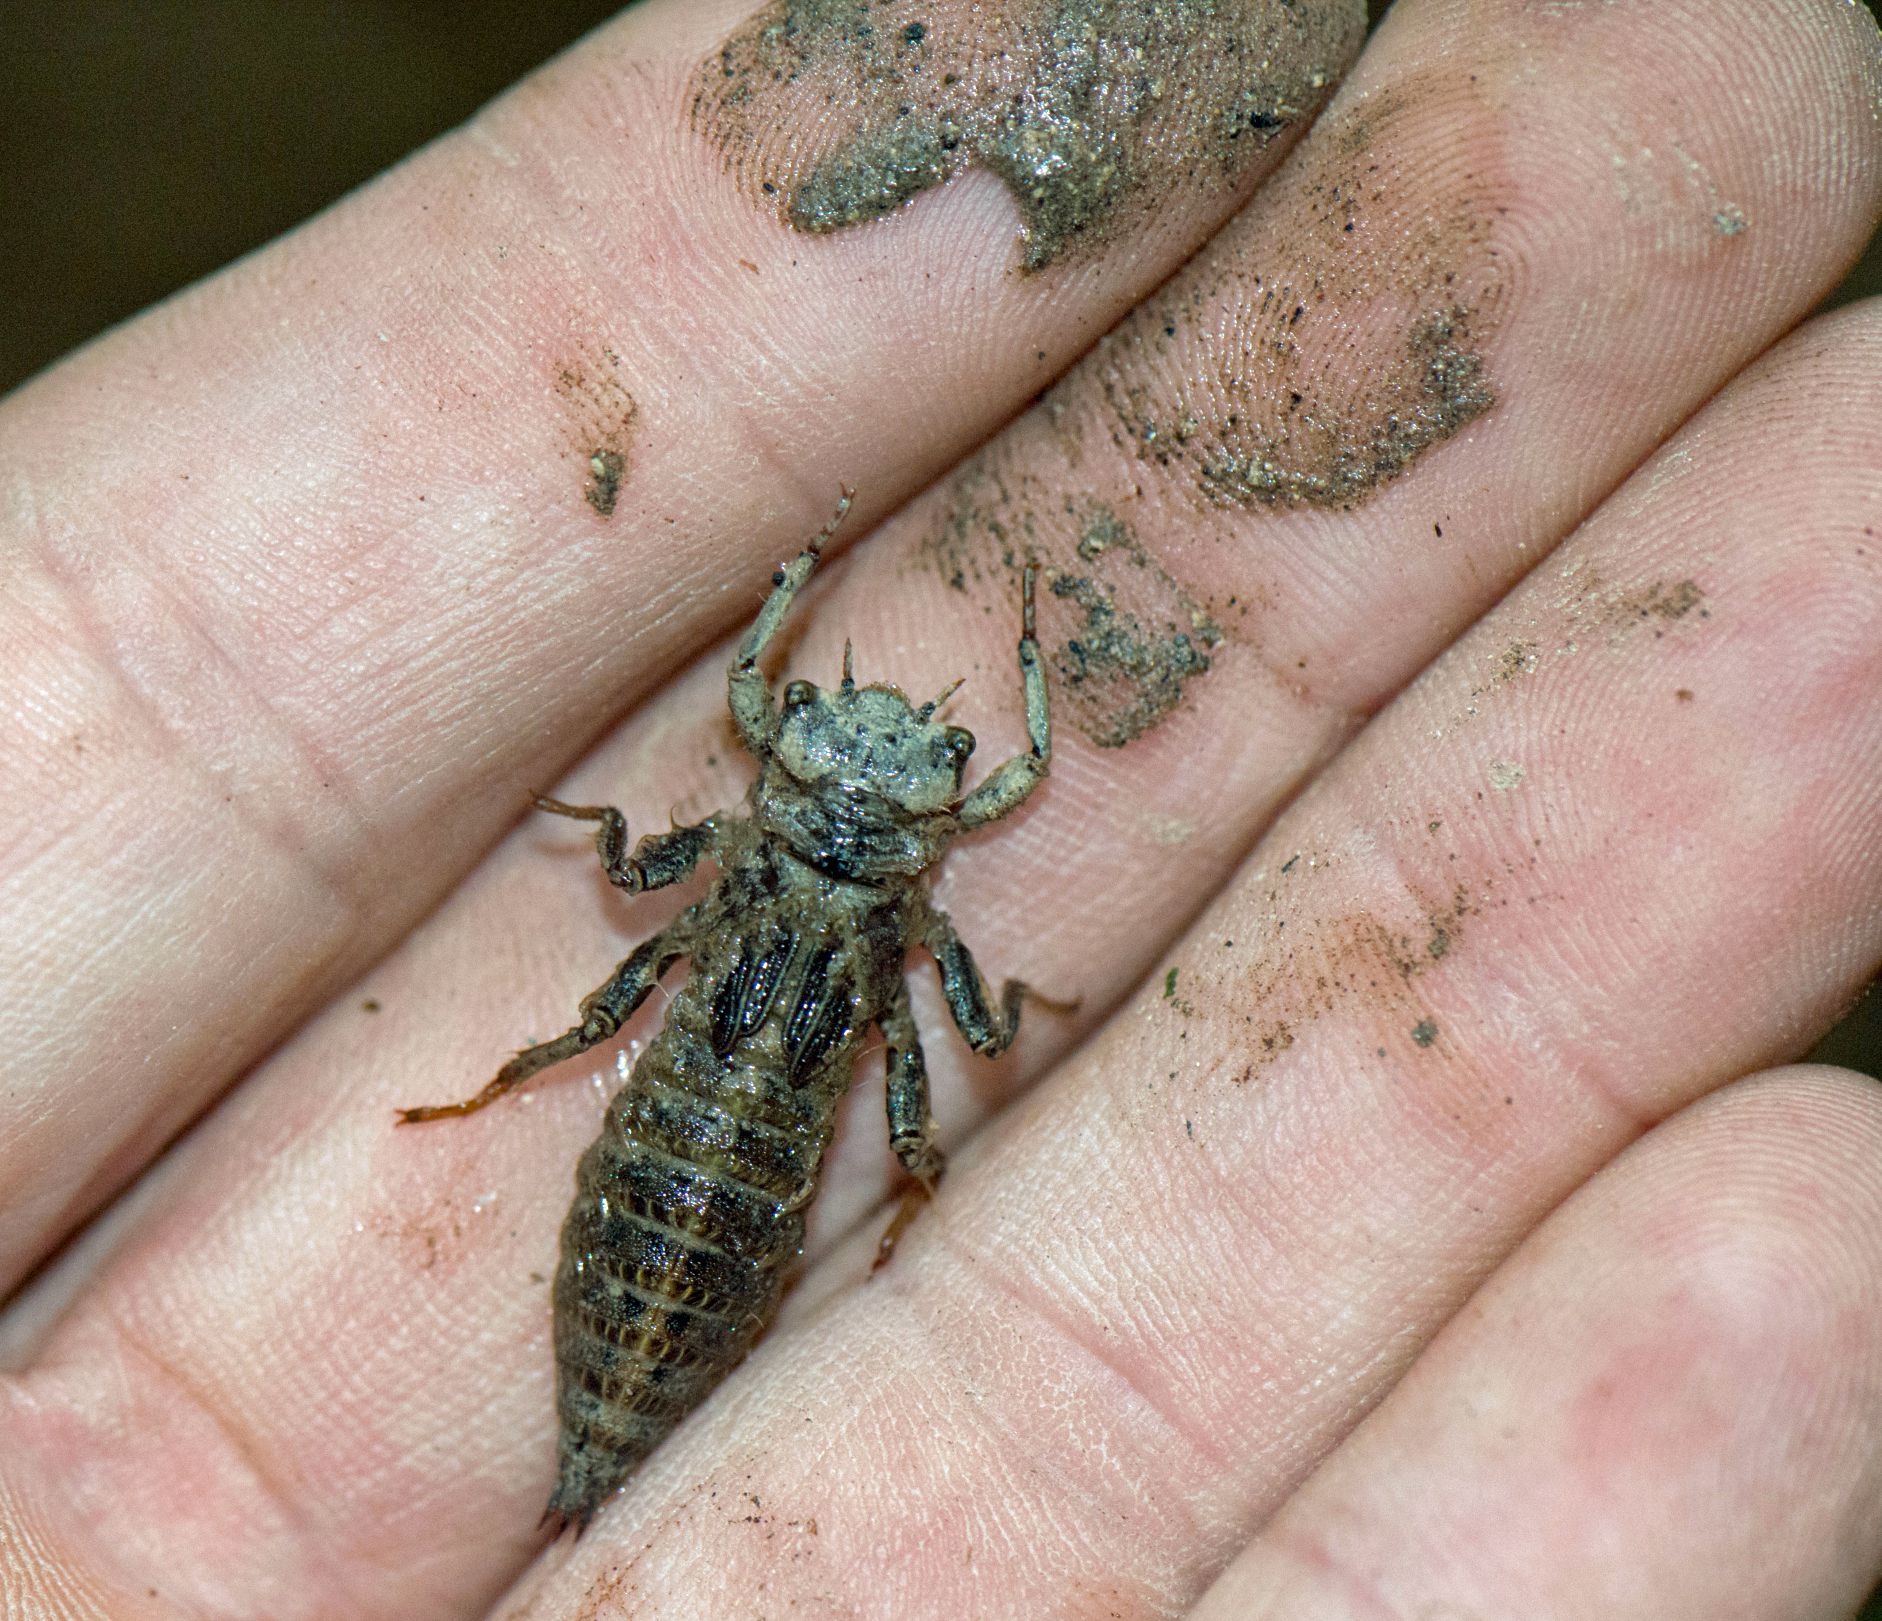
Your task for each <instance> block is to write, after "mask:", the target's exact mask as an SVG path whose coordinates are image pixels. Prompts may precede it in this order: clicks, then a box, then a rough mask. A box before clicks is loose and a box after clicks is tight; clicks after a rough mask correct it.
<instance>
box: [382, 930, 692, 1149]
mask: <svg viewBox="0 0 1882 1621" xmlns="http://www.w3.org/2000/svg"><path fill="white" fill-rule="evenodd" d="M685 955H686V942H685V939H684V936H683V934H682V932H681V931H680V930H678V929H676V928H672V929H664V930H662V931H661V932H660V933H659V934H656V935H655V936H654V937H653V938H652V939H651V940H648V941H646V942H645V943H643V944H642V945H641V946H640V948H639V949H638V950H636V951H635V952H634V953H633V954H632V955H631V956H630V957H628V958H627V960H626V961H625V962H623V963H622V964H621V966H620V967H618V968H617V969H615V971H614V973H613V974H612V975H611V976H610V977H609V979H608V981H607V983H606V984H605V985H600V986H597V987H596V988H595V989H594V990H593V991H591V992H589V994H588V995H587V996H586V997H584V998H583V999H582V1022H581V1023H580V1024H578V1025H576V1026H575V1027H574V1028H573V1029H572V1030H568V1031H565V1032H564V1033H563V1034H561V1035H559V1036H557V1037H556V1038H555V1040H553V1041H544V1042H539V1043H538V1044H537V1045H536V1046H534V1047H525V1048H524V1049H523V1050H522V1051H521V1052H520V1053H518V1054H517V1055H516V1056H515V1057H514V1058H512V1059H511V1060H510V1061H509V1062H508V1063H507V1064H505V1065H504V1066H503V1068H502V1069H500V1070H498V1071H497V1074H496V1078H495V1079H494V1080H493V1081H491V1083H490V1084H489V1085H488V1086H486V1087H485V1088H484V1089H483V1090H482V1091H481V1092H479V1093H478V1094H477V1095H476V1096H475V1097H473V1098H466V1099H465V1100H464V1101H463V1102H462V1103H439V1104H432V1105H424V1106H420V1107H419V1108H416V1109H401V1110H399V1124H400V1125H402V1126H410V1125H416V1124H417V1123H418V1122H419V1121H421V1120H441V1119H443V1118H445V1117H446V1116H447V1115H459V1114H475V1113H476V1112H477V1111H478V1110H479V1109H481V1108H483V1107H484V1106H485V1105H486V1104H491V1103H495V1102H496V1101H497V1099H498V1098H500V1097H502V1096H503V1095H504V1093H506V1092H513V1091H515V1090H516V1088H517V1087H519V1086H521V1085H522V1084H523V1082H525V1081H526V1080H528V1079H529V1078H530V1076H532V1075H534V1074H537V1073H538V1072H539V1071H541V1070H545V1069H547V1068H548V1067H549V1066H550V1065H551V1064H559V1063H561V1062H562V1060H563V1059H565V1058H573V1057H574V1056H575V1055H576V1054H577V1053H584V1052H587V1051H588V1049H589V1048H590V1047H595V1046H599V1045H600V1044H601V1043H602V1042H604V1041H606V1040H607V1039H608V1037H610V1036H611V1035H613V1034H614V1033H615V1031H617V1030H619V1029H620V1028H621V1026H622V1025H623V1024H625V1023H626V1022H627V1020H628V1016H629V1015H630V1014H632V1013H633V1011H634V1009H635V1008H637V1007H639V1006H640V1005H641V1003H642V1002H644V1001H646V1000H647V995H648V993H649V992H650V991H651V990H652V989H653V988H654V985H655V983H656V982H657V981H658V980H659V978H660V976H661V975H662V974H663V973H665V972H666V971H667V969H669V968H670V967H672V966H673V964H674V963H675V962H677V961H678V960H679V959H680V958H681V957H683V956H685Z"/></svg>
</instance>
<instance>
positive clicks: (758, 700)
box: [727, 489, 853, 760]
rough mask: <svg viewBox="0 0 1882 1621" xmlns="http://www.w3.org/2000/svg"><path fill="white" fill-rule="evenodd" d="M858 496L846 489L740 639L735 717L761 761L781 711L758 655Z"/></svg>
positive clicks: (731, 696)
mask: <svg viewBox="0 0 1882 1621" xmlns="http://www.w3.org/2000/svg"><path fill="white" fill-rule="evenodd" d="M852 499H853V492H851V491H850V490H848V489H845V490H844V491H843V493H842V499H841V500H839V501H838V502H837V504H836V514H835V516H833V517H832V518H831V519H830V521H829V522H828V523H827V524H825V525H824V526H823V529H822V532H821V533H819V534H818V535H817V537H816V538H815V539H814V540H812V541H811V543H810V544H809V545H808V546H806V547H805V548H804V549H803V550H802V551H801V552H799V553H798V554H797V556H796V557H795V558H793V559H792V560H791V561H790V562H789V563H788V564H786V565H785V567H783V568H781V569H779V570H778V572H777V573H776V574H774V575H773V576H772V577H771V595H770V596H768V597H766V598H765V605H764V606H763V607H762V608H760V609H759V610H758V617H757V619H756V620H755V621H754V622H753V624H752V628H751V629H750V630H748V631H746V633H745V639H744V641H742V642H740V643H739V644H738V657H737V658H735V659H733V660H732V669H731V672H730V681H729V691H728V693H727V697H728V700H729V702H730V704H731V708H732V721H733V724H734V725H736V726H737V727H738V735H739V737H740V738H741V739H742V740H743V741H744V744H745V747H746V748H748V749H750V750H751V752H752V753H753V754H755V755H757V756H758V758H759V759H761V760H762V759H763V758H764V757H765V756H766V755H767V754H769V753H770V752H771V744H772V741H773V740H774V739H775V738H776V737H777V735H778V712H777V709H776V707H775V706H774V705H773V704H772V702H771V688H770V687H769V686H768V685H767V684H766V682H765V676H764V672H763V671H762V670H760V669H759V668H758V660H759V659H760V658H761V657H763V655H764V650H765V649H766V648H767V647H768V646H769V645H770V643H771V638H772V637H773V636H775V635H777V633H778V627H779V626H780V625H782V624H783V623H784V616H785V615H786V614H788V613H789V612H790V611H791V603H792V601H793V600H794V599H795V598H796V596H797V593H798V592H799V591H801V590H803V589H804V582H805V581H806V580H808V579H809V578H810V576H811V573H812V571H813V570H814V569H815V568H816V566H817V560H818V558H819V557H821V556H822V554H823V547H824V542H826V541H827V540H829V538H830V537H831V535H833V534H835V533H836V530H837V526H838V525H839V524H841V523H842V522H843V519H844V517H845V515H846V514H847V513H848V512H849V509H850V502H851V500H852Z"/></svg>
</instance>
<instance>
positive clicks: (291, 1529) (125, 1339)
mask: <svg viewBox="0 0 1882 1621" xmlns="http://www.w3.org/2000/svg"><path fill="white" fill-rule="evenodd" d="M101 1330H102V1332H104V1333H106V1334H108V1335H109V1336H110V1338H111V1341H112V1343H113V1344H114V1345H116V1346H117V1347H118V1348H119V1349H120V1350H121V1351H122V1352H123V1353H124V1354H125V1355H127V1356H129V1357H130V1358H131V1359H132V1360H133V1361H135V1362H136V1363H137V1364H138V1365H139V1366H141V1367H142V1368H143V1369H145V1370H146V1373H147V1375H149V1376H150V1377H151V1378H152V1380H154V1382H155V1384H156V1385H157V1386H158V1387H159V1390H167V1391H170V1392H172V1393H174V1394H175V1395H176V1396H177V1397H180V1398H181V1399H182V1401H183V1402H184V1404H185V1405H186V1406H187V1407H188V1409H189V1410H190V1411H191V1412H193V1413H195V1414H196V1415H198V1416H199V1417H200V1418H202V1419H203V1420H205V1421H206V1422H207V1424H208V1427H209V1429H210V1431H211V1433H213V1434H214V1435H216V1436H218V1437H219V1438H220V1439H221V1440H222V1441H223V1442H224V1443H225V1445H226V1448H227V1452H226V1456H227V1461H228V1463H229V1464H230V1465H232V1466H233V1467H234V1469H235V1470H236V1471H238V1472H239V1474H240V1476H241V1478H242V1480H243V1481H244V1482H245V1483H246V1484H245V1486H244V1487H243V1493H244V1495H245V1496H247V1497H250V1498H253V1499H255V1500H257V1501H258V1502H259V1503H260V1504H261V1505H263V1507H262V1508H261V1510H260V1511H259V1512H260V1515H261V1516H262V1518H263V1519H264V1521H265V1519H266V1518H267V1517H268V1516H272V1518H273V1521H274V1523H275V1524H277V1525H278V1526H279V1527H280V1528H281V1529H282V1530H283V1531H284V1532H285V1533H286V1534H287V1536H288V1537H290V1538H291V1539H292V1541H293V1543H294V1544H295V1546H296V1548H297V1549H298V1551H299V1554H300V1559H301V1568H302V1571H303V1573H304V1576H303V1579H306V1578H307V1577H311V1578H312V1585H314V1586H315V1587H317V1589H318V1590H319V1591H320V1592H321V1593H322V1594H325V1595H328V1596H329V1597H331V1598H336V1599H340V1600H342V1601H354V1602H356V1601H357V1595H353V1594H350V1593H349V1587H350V1584H349V1583H347V1582H346V1581H345V1580H344V1579H343V1578H342V1577H341V1576H340V1574H339V1572H338V1568H337V1567H336V1566H335V1565H334V1563H333V1561H332V1560H331V1559H329V1558H320V1557H317V1556H316V1554H315V1551H314V1550H315V1549H316V1547H317V1546H318V1543H319V1536H318V1535H317V1529H316V1526H315V1523H314V1521H313V1519H312V1518H311V1517H310V1515H309V1514H308V1512H307V1510H306V1508H305V1506H304V1505H302V1504H301V1503H300V1502H299V1501H298V1500H297V1495H296V1494H295V1493H294V1492H292V1491H290V1490H289V1489H288V1488H287V1486H286V1483H285V1482H283V1481H282V1480H280V1479H279V1478H278V1477H277V1476H276V1474H275V1473H274V1471H272V1470H271V1469H270V1468H269V1467H268V1466H267V1464H266V1463H265V1462H264V1461H263V1456H262V1450H261V1449H260V1448H258V1447H257V1446H256V1444H255V1443H254V1441H253V1439H252V1438H251V1437H248V1436H245V1435H244V1434H243V1433H242V1431H241V1429H240V1427H239V1426H238V1425H237V1423H236V1422H235V1419H234V1417H233V1415H232V1414H231V1413H228V1412H225V1411H223V1410H222V1409H221V1408H219V1407H218V1405H217V1404H216V1403H214V1402H211V1401H209V1400H207V1399H206V1398H205V1397H204V1396H203V1395H202V1393H201V1392H199V1391H198V1390H197V1389H196V1387H195V1386H194V1385H193V1384H192V1383H191V1382H190V1380H188V1379H187V1378H185V1377H184V1375H183V1374H182V1372H181V1370H179V1369H178V1368H176V1367H175V1366H173V1365H172V1364H171V1363H169V1362H167V1361H165V1360H164V1358H162V1357H161V1356H159V1355H158V1354H157V1352H156V1351H155V1350H154V1349H153V1348H152V1347H151V1346H150V1345H149V1343H148V1342H147V1341H145V1340H144V1339H143V1338H142V1337H141V1336H140V1335H138V1334H137V1333H135V1332H134V1331H133V1330H132V1329H131V1327H130V1325H129V1324H128V1323H127V1322H126V1321H125V1320H124V1318H123V1316H122V1315H121V1314H114V1315H112V1316H111V1317H110V1318H108V1319H107V1320H106V1321H105V1322H104V1323H103V1324H102V1325H101ZM32 1380H33V1376H32V1375H29V1376H28V1381H27V1382H28V1384H29V1385H30V1383H31V1382H32ZM157 1399H158V1398H157V1396H156V1394H155V1393H153V1392H150V1391H145V1392H144V1393H143V1396H142V1398H141V1400H142V1402H143V1403H152V1402H154V1401H156V1400H157ZM60 1401H61V1405H63V1406H72V1403H71V1401H70V1398H69V1397H61V1398H60ZM73 1411H74V1415H75V1416H78V1415H79V1414H80V1413H81V1412H82V1411H83V1409H79V1408H77V1407H73ZM88 1428H89V1427H88ZM91 1433H94V1434H95V1432H91ZM190 1433H191V1436H192V1440H194V1439H196V1438H199V1437H200V1433H201V1432H200V1430H198V1429H195V1428H192V1429H191V1432H190ZM224 1473H225V1472H223V1471H219V1474H224ZM250 1523H254V1515H252V1514H251V1516H250ZM97 1545H98V1546H109V1542H108V1539H100V1540H99V1542H98V1543H97ZM121 1574H122V1576H123V1579H124V1585H125V1586H126V1587H127V1588H131V1589H134V1590H135V1589H143V1588H152V1589H155V1590H156V1591H158V1592H162V1591H164V1590H165V1589H166V1588H170V1589H174V1587H175V1584H176V1579H177V1577H178V1575H179V1572H178V1571H176V1570H175V1569H173V1568H170V1567H167V1566H166V1567H160V1568H158V1569H154V1570H133V1569H129V1568H125V1567H121ZM218 1608H220V1606H218ZM223 1613H224V1614H226V1615H228V1616H229V1617H230V1618H231V1621H241V1617H242V1615H243V1613H244V1612H242V1611H240V1610H236V1609H231V1610H225V1611H223ZM307 1613H310V1614H311V1613H313V1612H307Z"/></svg>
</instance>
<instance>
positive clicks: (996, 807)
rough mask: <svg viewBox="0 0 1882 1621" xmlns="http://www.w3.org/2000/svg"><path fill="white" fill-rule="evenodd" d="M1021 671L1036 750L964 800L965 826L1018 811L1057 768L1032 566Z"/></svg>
mask: <svg viewBox="0 0 1882 1621" xmlns="http://www.w3.org/2000/svg"><path fill="white" fill-rule="evenodd" d="M1019 670H1020V677H1021V679H1022V682H1023V684H1024V688H1025V694H1026V738H1027V741H1028V742H1029V743H1031V745H1032V747H1031V748H1029V749H1028V750H1027V751H1026V752H1025V753H1024V754H1016V755H1014V756H1013V758H1012V759H1010V760H1008V761H1006V762H1005V763H1004V764H1003V765H1001V766H999V767H997V768H996V769H995V770H994V772H993V773H992V775H991V776H989V777H988V778H987V780H986V781H985V782H983V783H982V784H981V785H980V786H979V787H978V788H976V789H975V790H974V791H973V792H972V793H971V794H969V795H968V796H967V797H966V798H965V799H963V800H962V801H961V808H960V811H959V813H958V814H959V817H960V823H961V826H962V827H964V828H970V827H984V826H986V824H987V823H988V822H997V821H999V819H1000V818H1001V817H1002V816H1006V815H1009V814H1011V813H1012V812H1013V811H1016V810H1018V809H1019V807H1020V806H1021V805H1023V804H1024V803H1025V802H1026V797H1027V795H1029V794H1030V793H1031V792H1032V791H1033V789H1035V788H1037V787H1038V786H1039V784H1040V783H1042V782H1043V781H1045V776H1046V772H1047V771H1048V770H1050V769H1051V766H1052V716H1051V712H1050V708H1049V706H1048V704H1047V701H1046V667H1045V665H1044V664H1043V663H1042V662H1041V660H1040V658H1039V641H1038V638H1037V637H1036V636H1035V635H1034V627H1033V569H1032V567H1031V566H1030V565H1028V567H1027V569H1026V572H1025V575H1024V576H1023V582H1022V584H1021V586H1020V627H1019Z"/></svg>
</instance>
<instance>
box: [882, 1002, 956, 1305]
mask: <svg viewBox="0 0 1882 1621" xmlns="http://www.w3.org/2000/svg"><path fill="white" fill-rule="evenodd" d="M882 1034H883V1037H884V1039H885V1040H886V1041H887V1042H888V1048H889V1051H888V1076H889V1147H890V1148H891V1149H893V1150H894V1152H895V1157H896V1158H897V1159H899V1160H900V1161H901V1162H902V1166H903V1168H904V1169H905V1170H906V1171H907V1172H908V1174H909V1175H910V1176H911V1177H913V1178H914V1180H913V1182H911V1183H910V1184H909V1187H908V1189H907V1191H906V1192H905V1193H903V1195H902V1202H901V1204H900V1206H898V1207H897V1209H896V1212H895V1216H894V1218H893V1219H892V1220H891V1221H890V1223H889V1225H888V1228H887V1229H886V1230H885V1231H884V1233H883V1235H882V1237H881V1239H880V1241H879V1242H878V1243H877V1245H876V1259H875V1262H874V1264H873V1265H872V1266H871V1267H870V1270H871V1271H872V1272H873V1271H874V1270H875V1269H876V1268H877V1267H880V1266H881V1265H882V1264H883V1263H884V1262H885V1261H887V1260H888V1258H889V1257H890V1256H891V1255H893V1254H894V1253H895V1246H896V1244H897V1243H898V1242H899V1241H900V1239H901V1237H902V1234H903V1233H904V1232H906V1231H907V1230H908V1225H909V1223H910V1222H912V1221H913V1220H914V1219H915V1216H916V1214H917V1212H919V1211H920V1209H921V1207H922V1206H923V1205H924V1204H926V1203H927V1202H928V1200H929V1198H930V1197H931V1196H932V1195H933V1193H934V1190H935V1186H936V1184H937V1183H939V1182H940V1180H941V1173H942V1171H943V1170H944V1169H945V1168H946V1164H947V1161H946V1159H945V1158H944V1157H943V1155H942V1153H941V1150H940V1149H939V1148H938V1147H937V1146H936V1145H935V1140H934V1116H933V1115H932V1114H930V1113H929V1109H928V1065H927V1061H926V1060H925V1059H924V1058H923V1057H922V1052H921V1034H920V1032H919V1031H918V1030H917V1029H916V1028H915V1012H914V1009H913V1008H912V1007H911V1006H910V1005H909V1000H908V987H907V986H906V985H900V986H897V987H896V992H895V1000H894V1002H893V1003H892V1004H890V1007H889V1011H888V1013H887V1014H886V1015H885V1016H884V1018H883V1020H882Z"/></svg>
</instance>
